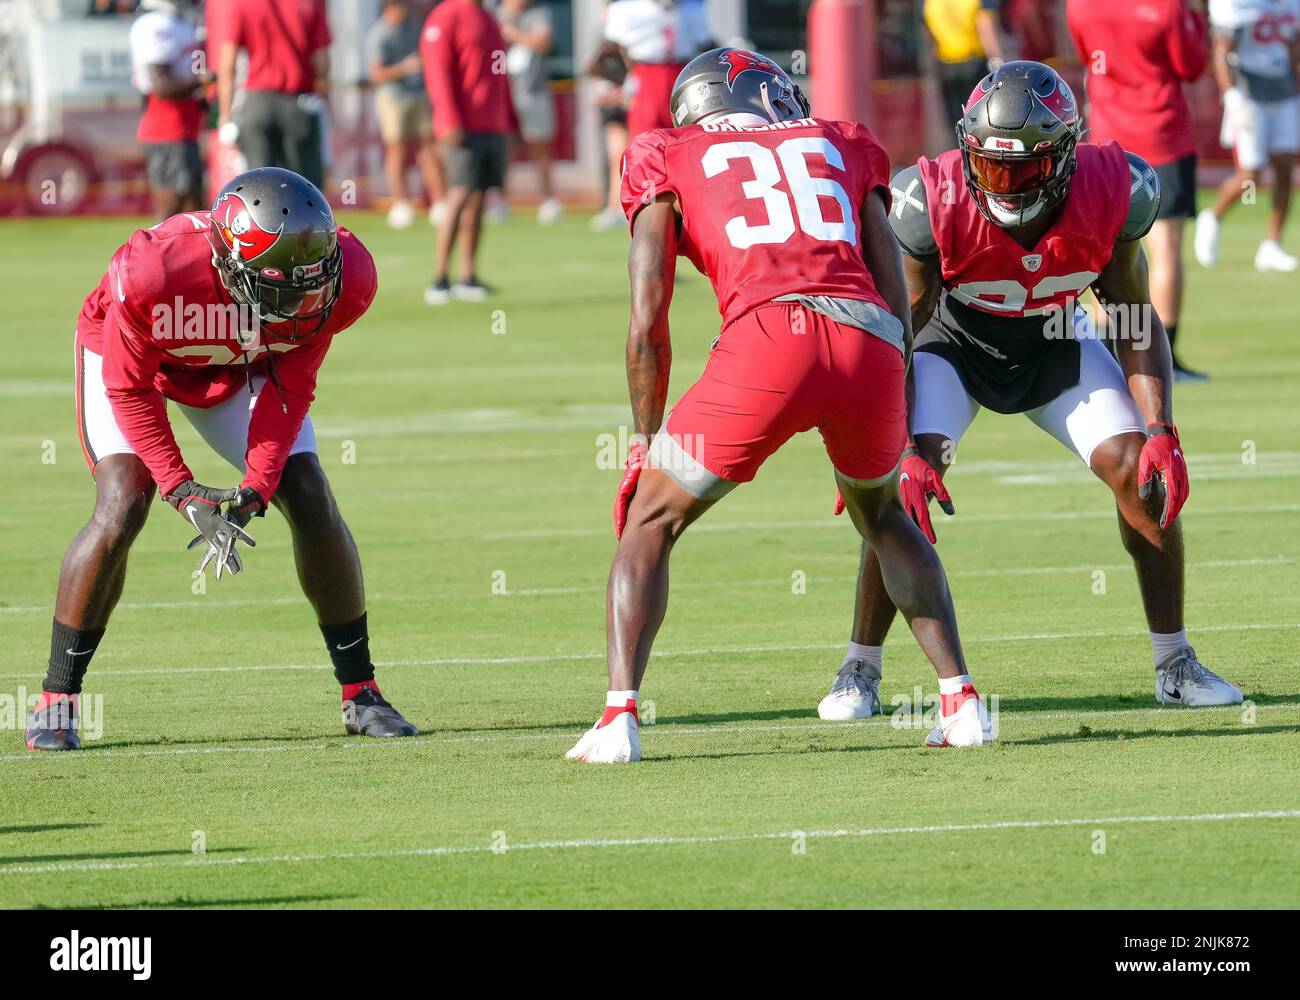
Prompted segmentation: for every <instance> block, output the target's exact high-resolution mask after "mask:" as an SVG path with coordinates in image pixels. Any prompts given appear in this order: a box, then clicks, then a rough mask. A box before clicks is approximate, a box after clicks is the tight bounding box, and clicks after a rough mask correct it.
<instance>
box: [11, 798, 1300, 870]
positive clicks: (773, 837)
mask: <svg viewBox="0 0 1300 1000" xmlns="http://www.w3.org/2000/svg"><path fill="white" fill-rule="evenodd" d="M1297 818H1300V809H1271V810H1264V811H1259V812H1235V813H1194V814H1190V815H1174V816H1099V817H1092V818H1077V819H1074V818H1072V819H1027V820H1003V821H1001V822H997V823H943V824H934V825H931V826H881V827H863V828H860V829H841V830H785V831H780V832H775V833H721V834H713V835H699V836H658V837H588V838H582V839H577V840H536V841H525V842H523V843H520V844H511V843H509V841H508V840H507V841H506V842H505V843H504V846H496V845H492V844H468V845H459V846H445V847H413V848H408V849H405V850H402V849H398V850H389V851H334V852H330V853H320V854H268V855H242V856H238V857H233V858H210V857H195V858H188V859H186V860H184V861H181V860H174V861H106V862H97V861H68V862H55V863H52V864H40V865H31V864H20V865H7V866H6V865H0V875H48V874H54V873H59V872H64V873H69V872H106V871H136V870H140V869H148V868H217V867H231V866H237V865H293V864H307V863H312V862H320V861H357V860H371V859H395V858H445V857H456V856H463V855H480V854H509V853H512V852H516V851H573V850H606V849H609V848H629V847H708V846H714V845H718V844H740V843H757V842H763V841H794V840H795V838H802V839H805V840H845V839H849V840H860V839H865V838H868V837H899V836H904V837H905V836H926V835H930V834H936V833H938V834H942V833H990V832H1000V831H1003V830H1046V829H1057V828H1061V827H1078V826H1084V827H1093V828H1098V829H1104V828H1105V827H1108V826H1132V825H1137V824H1150V823H1228V822H1242V821H1247V820H1261V819H1263V820H1270V819H1297Z"/></svg>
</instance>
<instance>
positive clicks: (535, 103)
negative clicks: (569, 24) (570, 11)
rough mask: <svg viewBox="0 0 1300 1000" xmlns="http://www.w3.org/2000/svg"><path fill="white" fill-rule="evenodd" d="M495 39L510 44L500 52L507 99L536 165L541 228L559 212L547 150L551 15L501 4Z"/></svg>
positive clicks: (531, 2)
mask: <svg viewBox="0 0 1300 1000" xmlns="http://www.w3.org/2000/svg"><path fill="white" fill-rule="evenodd" d="M498 17H499V18H500V21H501V36H502V37H503V38H504V39H505V40H506V41H507V42H508V43H509V44H510V48H509V49H508V50H507V51H506V72H508V73H509V74H510V93H511V95H512V97H513V98H514V102H515V112H516V114H518V116H519V134H520V136H521V138H522V139H523V141H524V145H525V146H527V147H528V155H529V157H531V158H532V161H533V162H534V163H535V164H537V177H538V180H539V182H540V184H541V193H542V203H541V205H539V206H538V208H537V221H538V222H540V223H541V224H542V225H543V226H549V225H551V224H553V223H554V222H556V221H557V220H558V219H559V218H560V215H561V214H562V212H563V211H564V209H563V206H561V205H560V200H559V199H558V198H556V197H555V188H554V186H553V184H552V181H551V160H552V155H551V144H552V143H553V142H554V141H555V101H554V100H553V99H552V97H551V83H550V74H549V73H548V72H547V69H546V57H547V55H548V54H549V53H550V51H551V49H553V48H554V47H555V28H554V25H553V24H552V23H551V12H550V9H549V8H547V6H546V5H545V4H540V3H537V2H536V0H502V3H501V9H500V11H499V12H498Z"/></svg>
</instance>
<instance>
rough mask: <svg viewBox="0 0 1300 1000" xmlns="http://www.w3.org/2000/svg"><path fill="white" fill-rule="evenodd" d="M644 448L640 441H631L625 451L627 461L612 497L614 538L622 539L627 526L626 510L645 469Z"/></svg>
mask: <svg viewBox="0 0 1300 1000" xmlns="http://www.w3.org/2000/svg"><path fill="white" fill-rule="evenodd" d="M645 459H646V446H645V444H644V443H643V442H641V441H633V442H632V443H631V444H630V445H629V446H628V449H627V461H626V462H625V463H624V464H623V478H622V480H621V481H620V482H619V484H618V493H617V494H615V496H614V537H615V538H622V537H623V528H624V527H626V526H627V509H628V507H630V506H631V505H632V497H633V496H635V495H636V484H637V480H639V479H640V478H641V470H642V469H643V468H645Z"/></svg>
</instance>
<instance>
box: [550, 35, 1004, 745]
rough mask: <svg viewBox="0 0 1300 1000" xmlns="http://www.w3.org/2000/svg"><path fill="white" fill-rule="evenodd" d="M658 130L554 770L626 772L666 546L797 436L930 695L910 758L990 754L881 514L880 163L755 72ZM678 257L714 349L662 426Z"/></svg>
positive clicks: (775, 75)
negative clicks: (580, 707)
mask: <svg viewBox="0 0 1300 1000" xmlns="http://www.w3.org/2000/svg"><path fill="white" fill-rule="evenodd" d="M671 110H672V117H673V121H674V122H677V123H678V125H679V127H677V128H671V129H656V130H652V131H649V132H646V133H643V134H642V135H640V136H638V137H637V138H636V140H635V141H634V142H633V144H632V145H631V147H630V148H629V149H628V152H627V154H626V155H625V157H624V170H623V206H624V209H625V211H626V213H627V217H628V220H629V222H630V223H631V227H632V247H631V251H630V253H629V261H628V271H629V276H630V280H631V286H632V288H631V291H632V309H631V312H632V315H631V322H630V327H629V334H628V343H627V376H628V386H629V389H630V394H631V398H632V413H633V419H634V421H635V425H636V427H635V429H636V437H635V439H634V440H635V442H636V443H634V444H633V445H632V447H631V449H630V454H629V457H628V460H627V468H626V472H625V474H624V476H623V480H622V483H621V484H620V486H619V490H618V494H617V497H616V499H615V503H614V530H615V534H616V535H617V536H619V545H618V551H617V552H616V554H615V556H614V563H613V566H612V568H611V569H610V575H609V586H608V591H607V597H606V604H607V638H608V656H609V661H608V666H609V693H608V697H607V699H606V708H605V712H604V714H603V715H602V716H601V718H600V719H599V721H598V722H597V723H596V725H595V726H594V727H593V728H592V729H591V730H590V731H589V732H587V733H586V734H585V735H584V736H583V737H582V738H581V740H579V742H578V744H577V745H576V746H575V747H574V748H573V749H572V750H571V751H569V754H568V757H569V758H570V759H576V760H582V761H586V762H589V763H623V762H628V761H635V760H639V759H640V756H641V748H640V740H639V736H638V726H639V720H638V717H637V698H638V690H639V688H640V686H641V679H642V677H643V675H644V674H645V669H646V663H647V660H648V658H649V655H650V646H651V643H652V642H653V641H654V637H655V634H656V632H657V631H658V629H659V625H660V623H661V622H662V621H663V617H664V613H665V611H666V608H667V603H668V559H669V553H670V552H671V550H672V548H673V545H674V544H675V543H676V541H677V539H678V538H679V537H680V536H681V534H682V532H683V531H685V530H686V529H687V527H689V526H690V525H691V524H692V523H693V522H694V521H695V520H696V519H697V518H699V517H700V516H701V515H702V514H704V513H705V511H707V510H708V509H709V508H710V507H712V506H713V505H714V504H715V503H717V502H718V501H719V500H720V499H722V497H724V496H725V495H726V494H727V493H729V492H730V491H731V490H732V489H734V488H735V487H736V486H737V485H739V484H740V483H745V482H749V481H750V480H751V479H753V478H754V475H755V473H756V472H757V471H758V468H759V466H761V465H762V464H763V462H764V461H765V460H766V459H767V457H768V456H769V455H771V454H772V453H773V452H775V451H776V450H777V449H778V448H780V447H781V446H782V445H783V444H784V443H785V442H786V441H787V440H789V439H790V437H792V436H793V435H794V434H797V433H799V432H800V431H808V430H812V429H813V428H814V427H815V428H817V429H818V430H819V431H820V432H821V435H822V438H823V440H824V442H825V445H826V451H827V454H828V455H829V457H830V459H831V464H832V466H833V467H834V472H835V479H836V481H837V483H838V484H839V487H840V490H841V492H842V493H843V495H844V499H845V501H846V504H847V506H848V510H849V513H850V515H851V516H852V519H853V523H854V525H855V527H857V529H858V531H859V532H860V533H861V534H862V536H863V537H864V538H865V539H866V540H867V541H868V542H869V544H870V546H871V548H872V550H873V551H874V552H876V553H877V554H878V558H879V560H880V562H881V565H882V566H883V567H884V574H885V580H886V586H887V587H888V590H889V593H890V594H891V595H892V596H893V598H894V600H895V601H896V602H897V604H898V606H899V607H901V608H902V609H903V613H904V615H905V616H906V617H907V619H908V621H909V623H910V624H911V626H912V630H913V632H914V633H915V635H916V637H917V639H918V641H919V642H920V644H921V646H922V648H923V649H924V650H925V652H926V655H927V656H929V658H930V660H931V662H932V663H933V664H934V667H935V670H936V672H937V673H938V675H939V683H940V690H941V692H942V694H943V699H942V701H943V709H942V712H941V716H940V726H939V727H938V728H936V729H935V731H934V732H933V733H931V734H930V735H929V737H927V741H928V742H931V743H934V744H937V745H944V744H947V745H955V746H978V745H980V744H981V743H985V742H989V741H990V740H992V739H993V732H992V726H991V722H990V719H989V716H988V713H987V711H986V710H985V708H984V705H983V703H982V702H981V701H980V698H979V695H978V694H977V693H976V691H975V688H974V686H973V684H972V683H971V679H970V676H969V674H968V673H967V670H966V665H965V661H964V659H963V657H962V652H961V644H960V641H959V639H958V635H957V624H956V618H955V616H954V614H953V609H952V601H951V598H950V596H949V593H948V586H947V581H946V579H945V577H944V573H943V567H942V566H941V565H940V563H939V560H938V558H937V556H936V554H935V552H934V549H933V548H932V547H931V546H930V545H929V544H928V543H927V542H926V540H925V538H924V537H923V536H922V534H921V532H920V530H919V529H918V528H917V527H916V525H915V524H914V523H913V522H912V521H911V519H910V518H909V517H908V515H907V513H906V512H905V511H904V510H903V508H902V506H901V504H900V503H899V497H898V462H899V457H900V455H901V453H902V450H903V444H904V441H905V439H906V436H907V430H906V424H905V418H906V407H905V405H904V401H903V386H904V378H903V373H904V370H905V367H906V357H905V355H906V353H907V351H908V349H909V341H910V329H909V317H908V302H907V287H906V285H905V283H904V278H903V270H902V261H901V254H900V253H899V249H898V244H897V241H896V240H895V239H894V236H893V234H892V233H891V232H890V228H889V221H888V209H889V189H888V187H887V183H886V178H887V177H888V160H887V158H886V156H885V152H884V150H883V149H882V148H881V147H880V145H879V143H878V142H877V141H876V139H875V137H874V136H873V135H872V134H871V132H870V131H869V130H868V129H867V128H865V127H864V126H862V125H859V124H856V123H849V122H834V121H822V120H819V119H815V118H812V117H810V116H809V108H808V104H807V102H806V101H805V100H804V97H803V95H802V94H801V93H800V92H799V91H798V89H797V88H796V87H795V86H794V84H793V83H791V82H790V79H789V77H788V76H786V74H785V73H784V72H783V71H782V70H781V69H780V68H779V67H778V66H777V65H776V64H775V63H773V62H772V61H771V60H769V59H766V58H764V57H763V56H760V55H757V54H755V53H752V52H744V51H741V50H737V49H726V48H724V49H714V50H712V51H710V52H706V53H705V54H703V55H701V56H698V57H697V58H696V59H695V60H693V61H692V62H691V63H690V64H688V65H687V67H686V68H685V69H684V70H683V71H682V73H681V75H680V76H679V77H678V80H677V83H676V86H675V87H674V89H673V97H672V109H671ZM678 255H681V256H684V257H686V258H687V259H688V260H690V261H691V263H693V264H694V265H695V266H696V267H697V268H698V269H699V270H700V271H701V272H703V273H704V274H705V275H706V276H707V277H708V278H709V280H710V282H711V283H712V284H713V288H714V291H715V292H716V293H717V296H718V305H719V309H720V311H721V313H722V332H721V335H720V336H719V337H718V339H717V341H716V342H715V344H714V346H713V349H712V351H711V352H710V356H709V361H708V364H707V366H706V367H705V369H704V373H703V375H701V377H700V379H699V381H697V382H696V383H695V384H694V385H693V386H692V387H691V388H690V389H688V390H687V392H686V394H685V395H684V396H683V397H682V399H681V400H680V401H679V402H678V404H677V405H676V406H675V407H674V408H673V410H672V413H671V414H670V415H669V416H668V419H667V420H666V421H665V420H664V405H665V403H666V401H667V400H666V396H667V392H668V375H669V365H670V362H671V346H670V342H669V329H668V309H669V302H670V300H671V298H672V291H673V278H674V275H675V271H676V258H677V257H678Z"/></svg>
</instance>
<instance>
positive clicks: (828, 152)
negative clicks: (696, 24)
mask: <svg viewBox="0 0 1300 1000" xmlns="http://www.w3.org/2000/svg"><path fill="white" fill-rule="evenodd" d="M873 191H874V192H879V194H880V197H881V198H882V200H883V202H884V205H885V207H886V208H888V206H889V199H890V194H889V158H888V156H887V155H886V153H885V151H884V149H883V148H882V147H881V145H880V143H879V142H878V141H877V140H876V137H875V136H874V135H872V133H871V130H870V129H868V128H867V127H866V126H864V125H860V124H858V123H856V122H835V121H823V120H820V119H816V118H804V119H800V120H797V121H789V122H776V123H772V124H759V125H754V126H746V125H737V124H734V123H731V122H726V121H722V122H716V123H711V124H708V125H688V126H686V127H683V128H673V129H656V130H653V131H650V132H646V133H643V134H642V135H640V136H637V138H636V139H635V140H633V142H632V145H631V146H630V147H629V148H628V151H627V153H626V154H625V156H624V161H623V186H622V200H623V208H624V211H625V212H626V213H627V217H628V219H629V221H630V222H632V223H633V225H635V221H636V218H637V216H638V214H639V213H640V211H641V209H643V208H644V207H645V206H646V205H648V204H650V203H652V202H654V201H655V200H656V199H657V198H658V197H659V196H661V195H663V194H671V195H672V196H673V197H674V199H675V201H676V205H677V210H678V212H679V213H680V215H681V239H680V241H679V244H678V253H679V254H681V255H682V256H684V257H686V258H688V259H689V260H690V261H691V262H692V263H694V264H695V266H696V267H697V268H698V269H699V270H700V271H701V272H702V273H704V274H705V275H707V276H708V278H709V280H710V282H711V283H712V284H713V289H714V291H715V293H716V294H717V296H718V308H719V310H720V312H721V313H722V325H723V327H724V329H725V328H726V327H727V326H728V325H730V324H731V323H733V322H734V321H735V320H736V319H738V318H739V317H741V316H743V315H744V314H745V313H747V312H749V311H750V310H752V309H754V308H756V307H757V306H760V305H763V304H765V303H767V302H771V301H773V300H775V299H778V298H781V297H783V296H789V295H807V296H822V295H825V296H835V297H837V298H844V299H851V300H858V301H865V302H870V303H873V304H875V305H877V306H879V307H881V308H884V307H885V303H884V300H883V299H882V298H881V297H880V293H879V292H878V291H877V290H876V285H875V281H874V280H873V279H872V276H871V274H870V273H869V272H868V270H867V267H866V265H865V264H864V263H863V259H862V234H861V231H860V229H861V217H862V212H863V208H864V206H865V205H866V204H867V201H868V198H869V197H870V195H871V193H872V192H873Z"/></svg>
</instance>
